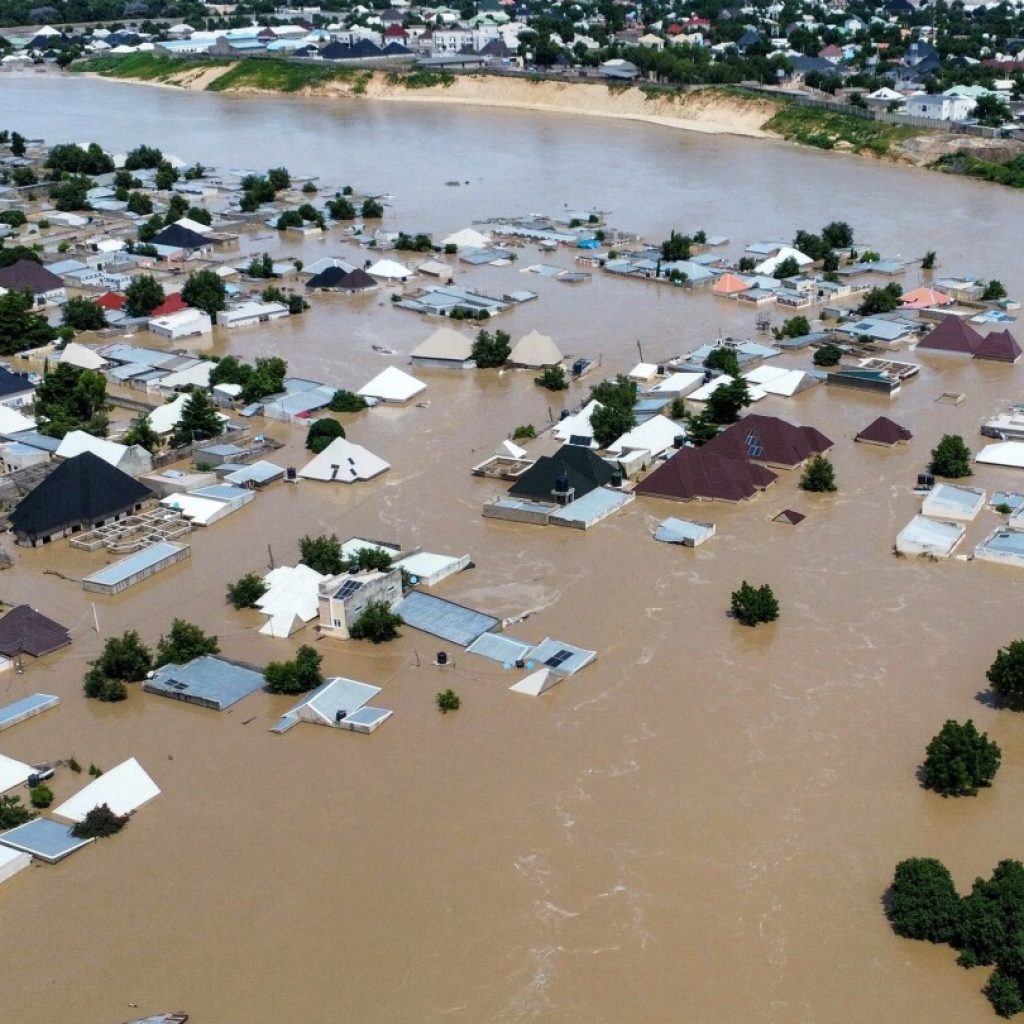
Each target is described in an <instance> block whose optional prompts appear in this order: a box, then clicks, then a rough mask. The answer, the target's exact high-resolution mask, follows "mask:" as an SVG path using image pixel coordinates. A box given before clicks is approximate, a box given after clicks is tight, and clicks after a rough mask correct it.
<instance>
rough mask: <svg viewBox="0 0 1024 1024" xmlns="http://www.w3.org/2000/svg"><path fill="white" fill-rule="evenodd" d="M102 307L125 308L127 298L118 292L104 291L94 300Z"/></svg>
mask: <svg viewBox="0 0 1024 1024" xmlns="http://www.w3.org/2000/svg"><path fill="white" fill-rule="evenodd" d="M93 301H94V302H95V303H96V305H97V306H99V307H100V309H123V308H124V303H125V298H124V296H123V295H121V294H119V293H118V292H104V293H103V294H102V295H101V296H99V298H97V299H94V300H93Z"/></svg>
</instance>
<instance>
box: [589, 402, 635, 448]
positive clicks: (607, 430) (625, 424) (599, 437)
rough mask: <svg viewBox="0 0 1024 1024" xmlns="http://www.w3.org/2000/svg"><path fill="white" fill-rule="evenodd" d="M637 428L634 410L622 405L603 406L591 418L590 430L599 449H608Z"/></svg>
mask: <svg viewBox="0 0 1024 1024" xmlns="http://www.w3.org/2000/svg"><path fill="white" fill-rule="evenodd" d="M635 426H636V415H635V413H634V412H633V410H632V409H631V408H630V409H627V408H625V407H624V406H620V405H602V406H600V407H598V408H596V409H595V410H594V411H593V413H591V416H590V428H591V430H593V432H594V441H595V442H596V443H597V446H598V448H607V447H608V446H609V445H610V444H613V443H614V442H615V441H617V440H618V439H619V438H620V437H622V435H623V434H625V433H628V432H629V431H630V430H632V429H633V428H634V427H635Z"/></svg>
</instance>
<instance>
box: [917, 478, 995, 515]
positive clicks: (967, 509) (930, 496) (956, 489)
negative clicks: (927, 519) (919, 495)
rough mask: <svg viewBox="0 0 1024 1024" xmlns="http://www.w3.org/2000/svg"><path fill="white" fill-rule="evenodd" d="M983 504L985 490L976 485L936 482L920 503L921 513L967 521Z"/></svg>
mask: <svg viewBox="0 0 1024 1024" xmlns="http://www.w3.org/2000/svg"><path fill="white" fill-rule="evenodd" d="M984 504H985V492H984V491H982V490H978V488H976V487H960V486H957V485H956V484H936V485H935V486H934V487H933V488H932V489H931V490H930V491H929V492H928V493H927V494H926V495H925V498H924V501H923V502H922V503H921V513H922V514H923V515H926V516H932V517H933V518H935V519H956V520H958V521H960V522H965V523H969V522H970V521H971V520H972V519H974V517H975V516H976V515H977V514H978V513H979V512H980V511H981V509H982V507H983V506H984Z"/></svg>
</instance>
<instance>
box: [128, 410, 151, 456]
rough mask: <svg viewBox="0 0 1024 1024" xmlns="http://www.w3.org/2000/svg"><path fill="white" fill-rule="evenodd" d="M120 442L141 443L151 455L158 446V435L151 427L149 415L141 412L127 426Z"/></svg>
mask: <svg viewBox="0 0 1024 1024" xmlns="http://www.w3.org/2000/svg"><path fill="white" fill-rule="evenodd" d="M121 443H122V444H127V445H133V444H137V445H141V446H142V447H143V448H145V449H146V451H147V452H149V453H150V454H151V455H152V454H153V452H155V451H156V450H157V448H159V447H160V435H159V434H158V433H157V432H156V431H155V430H154V429H153V422H152V420H150V418H149V415H148V414H143V415H142V416H140V417H139V418H138V419H137V420H136V421H135V422H134V423H133V424H132V425H131V426H130V427H129V428H128V430H127V431H126V432H125V435H124V437H122V438H121Z"/></svg>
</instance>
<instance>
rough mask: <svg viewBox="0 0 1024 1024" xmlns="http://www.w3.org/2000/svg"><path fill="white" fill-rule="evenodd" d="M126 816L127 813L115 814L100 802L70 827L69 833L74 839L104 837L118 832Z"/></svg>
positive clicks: (123, 825) (125, 820)
mask: <svg viewBox="0 0 1024 1024" xmlns="http://www.w3.org/2000/svg"><path fill="white" fill-rule="evenodd" d="M128 818H129V815H127V814H115V813H114V812H113V811H112V810H111V809H110V808H109V807H108V806H107V805H106V804H100V806H99V807H94V808H93V809H92V810H91V811H89V812H88V813H87V814H86V816H85V817H84V818H83V819H82V820H81V821H80V822H78V823H77V824H76V825H74V826H73V827H72V829H71V834H72V835H73V836H74V837H75V838H76V839H106V838H107V836H112V835H116V834H117V833H118V832H120V831H121V829H123V828H124V827H125V825H127V824H128Z"/></svg>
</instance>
